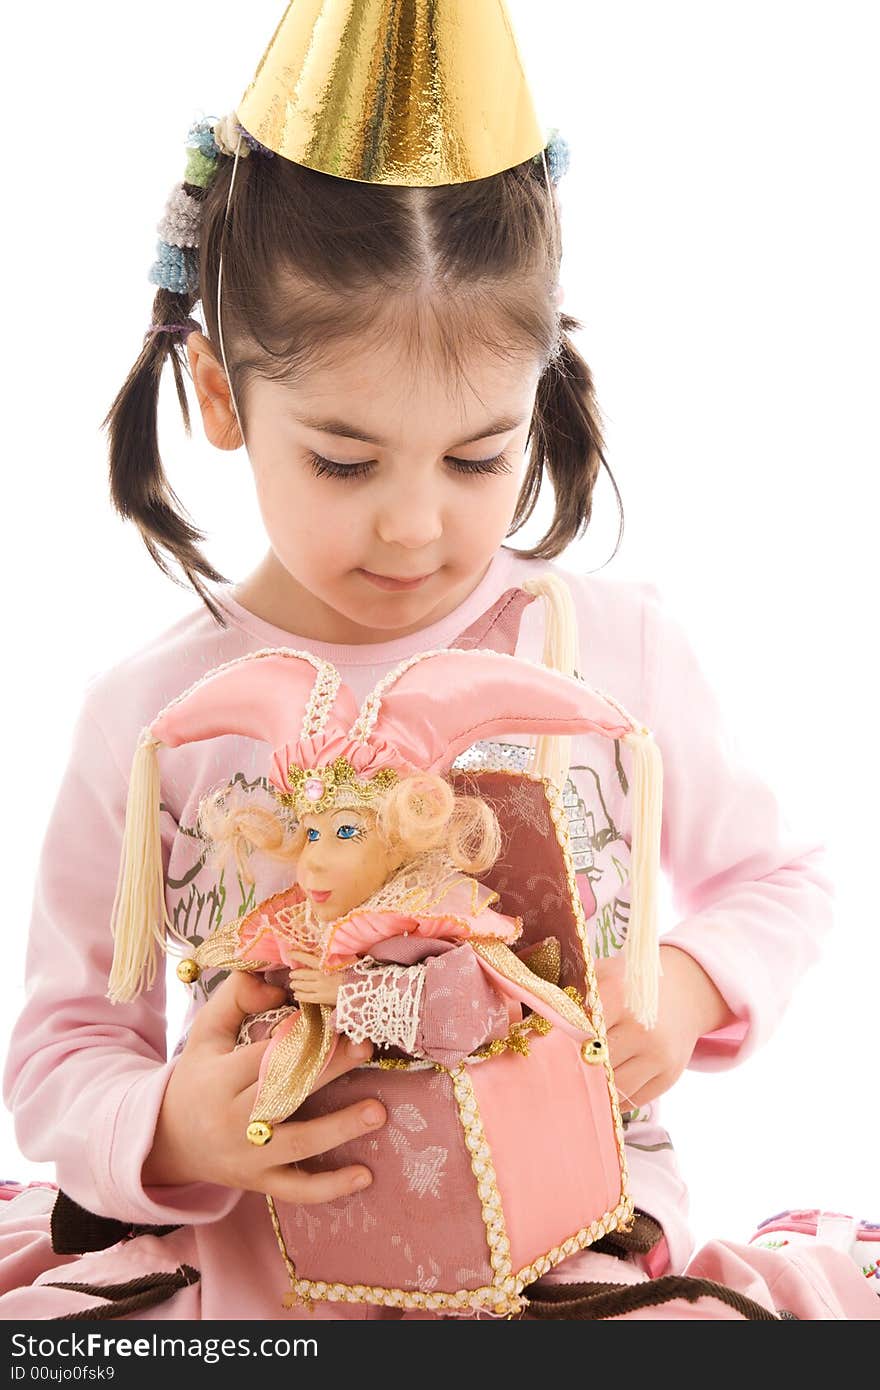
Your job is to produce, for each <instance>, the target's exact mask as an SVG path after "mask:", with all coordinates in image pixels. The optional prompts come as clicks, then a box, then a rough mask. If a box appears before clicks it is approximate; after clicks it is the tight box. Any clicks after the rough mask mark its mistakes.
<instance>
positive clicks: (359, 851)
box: [296, 810, 401, 922]
mask: <svg viewBox="0 0 880 1390" xmlns="http://www.w3.org/2000/svg"><path fill="white" fill-rule="evenodd" d="M300 824H301V825H302V826H303V827H304V828H305V834H306V842H305V844H304V846H303V848H302V851H301V852H300V856H299V858H298V860H297V863H296V881H297V883H298V884H299V886H300V887H301V888H302V890H303V892H304V893H305V894H306V896H307V898H308V899H309V902H310V903H311V905H312V910H313V912H314V914H315V916H316V917H317V919H318V921H319V922H335V921H336V919H337V917H343V916H344V915H345V914H346V912H350V911H351V910H352V908H354V907H357V906H358V904H359V903H362V902H364V901H365V900H366V899H367V898H369V897H370V896H371V895H372V894H373V893H375V892H376V889H377V888H381V886H382V884H383V883H384V882H385V880H386V879H387V878H389V877H390V876H391V874H392V873H393V872H394V870H395V869H396V868H398V867H399V865H400V862H401V861H400V859H399V857H398V858H395V857H394V856H393V855H392V854H391V852H390V850H389V849H388V848H387V847H386V845H385V843H384V841H383V840H382V839H381V838H380V836H379V833H378V831H377V830H376V829H375V824H374V821H373V818H372V816H371V815H370V814H369V812H365V811H355V810H337V811H322V812H320V814H318V815H315V814H313V813H311V812H309V813H307V814H306V815H304V816H303V817H302V818H301V821H300Z"/></svg>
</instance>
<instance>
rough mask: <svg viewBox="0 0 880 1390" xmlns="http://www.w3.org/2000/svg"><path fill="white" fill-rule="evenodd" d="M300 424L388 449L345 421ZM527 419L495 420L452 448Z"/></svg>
mask: <svg viewBox="0 0 880 1390" xmlns="http://www.w3.org/2000/svg"><path fill="white" fill-rule="evenodd" d="M297 418H298V420H299V423H300V424H301V425H305V426H306V428H307V429H310V430H318V431H320V433H321V434H337V435H341V436H342V437H343V438H344V439H356V440H358V441H359V443H362V444H377V445H378V446H379V448H380V449H385V448H387V442H386V441H385V440H384V439H379V438H378V437H377V436H376V435H374V434H366V433H365V431H364V430H362V429H361V428H360V426H359V425H349V424H347V423H346V421H345V420H317V419H314V418H313V417H312V416H298V417H297ZM525 423H526V422H525V419H524V418H523V419H521V420H516V419H514V418H513V417H512V416H509V415H504V416H502V418H501V419H500V420H493V421H491V423H490V424H488V425H487V426H486V428H485V429H483V430H480V431H479V432H478V433H477V434H472V435H471V436H470V438H469V439H460V440H459V441H458V443H457V444H453V445H451V446H450V447H451V448H453V449H463V448H464V446H465V445H466V444H476V442H477V440H478V439H489V438H491V436H492V435H494V434H507V433H508V432H509V431H510V430H515V429H518V428H519V427H520V425H524V424H525Z"/></svg>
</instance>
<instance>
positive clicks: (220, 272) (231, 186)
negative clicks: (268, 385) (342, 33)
mask: <svg viewBox="0 0 880 1390" xmlns="http://www.w3.org/2000/svg"><path fill="white" fill-rule="evenodd" d="M243 139H244V134H243V132H242V131H239V134H238V143H237V145H236V146H235V163H234V164H233V166H232V178H231V179H230V180H229V193H228V195H227V198H226V211H225V212H224V214H223V229H222V231H221V233H220V266H219V268H218V271H217V336H218V337H219V339H220V355H221V357H222V358H223V370H224V372H225V373H226V380H227V382H228V384H229V399H230V400H231V402H232V409H233V410H234V411H235V418H236V420H237V422H238V430H239V433H240V435H241V442H242V444H244V447H245V449H247V442H246V440H245V437H244V426H243V424H242V422H241V416H240V414H239V413H238V402H237V401H236V399H235V392H234V391H233V389H232V377H231V376H230V375H229V363H228V361H227V360H226V344H225V343H224V341H223V313H222V302H223V248H224V243H225V241H226V229H227V227H228V226H229V209H230V207H231V206H232V190H233V189H234V187H235V179H236V176H237V174H238V161H239V155H240V151H241V142H242V140H243Z"/></svg>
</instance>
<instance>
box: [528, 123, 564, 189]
mask: <svg viewBox="0 0 880 1390" xmlns="http://www.w3.org/2000/svg"><path fill="white" fill-rule="evenodd" d="M542 154H543V156H544V158H545V159H546V160H547V173H548V174H549V175H550V182H551V183H552V184H553V185H554V187H555V185H556V184H557V183H558V182H559V180H560V179H561V178H562V177H563V175H565V174H567V173H568V167H569V164H570V163H571V150H570V147H569V144H568V141H567V140H566V139H565V137H564V136H563V135H560V133H559V131H558V130H557V129H555V128H554V129H553V130H551V132H550V134H549V136H548V137H547V144H546V145H545V147H544V149H543V150H541V151H539V152H538V154H536V155H535V156H534V161H535V163H536V164H539V163H540V162H541V155H542Z"/></svg>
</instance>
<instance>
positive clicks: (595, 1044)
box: [581, 1038, 605, 1062]
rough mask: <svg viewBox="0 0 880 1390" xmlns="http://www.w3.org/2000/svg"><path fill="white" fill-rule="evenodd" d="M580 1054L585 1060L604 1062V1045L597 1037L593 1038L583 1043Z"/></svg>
mask: <svg viewBox="0 0 880 1390" xmlns="http://www.w3.org/2000/svg"><path fill="white" fill-rule="evenodd" d="M581 1056H582V1057H583V1059H584V1061H585V1062H604V1060H605V1047H604V1045H603V1044H602V1043H601V1042H600V1041H599V1039H598V1038H594V1039H593V1041H592V1042H588V1043H584V1045H583V1047H582V1048H581Z"/></svg>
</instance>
